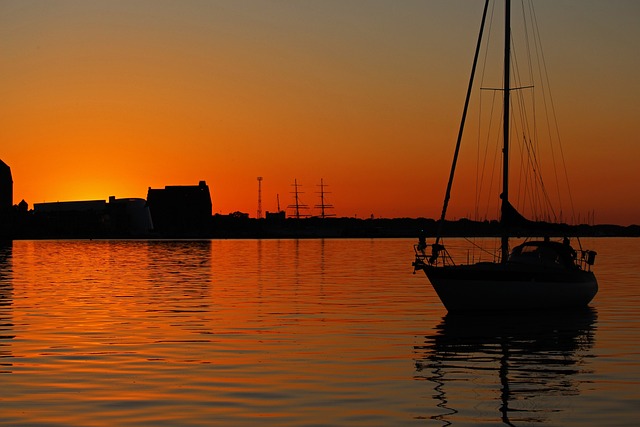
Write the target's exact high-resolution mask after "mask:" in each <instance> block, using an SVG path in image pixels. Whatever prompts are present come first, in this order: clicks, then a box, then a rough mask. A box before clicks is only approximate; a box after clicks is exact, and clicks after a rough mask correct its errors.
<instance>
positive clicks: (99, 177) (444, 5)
mask: <svg viewBox="0 0 640 427" xmlns="http://www.w3.org/2000/svg"><path fill="white" fill-rule="evenodd" d="M518 4H519V2H517V1H514V5H515V6H514V8H516V7H519V6H517V5H518ZM482 6H483V2H482V1H479V0H458V1H454V2H451V1H444V0H437V1H436V0H432V1H424V0H421V1H417V0H416V1H403V2H396V1H390V0H389V1H384V0H381V1H375V2H372V1H365V0H351V1H337V0H335V1H323V2H316V1H275V2H266V1H258V0H255V1H252V0H246V1H240V2H238V1H229V0H227V1H214V0H208V1H196V0H184V1H180V2H175V1H162V0H135V1H95V0H75V1H68V0H58V1H55V2H53V1H25V0H15V1H5V0H0V93H1V94H2V101H1V102H0V141H2V143H1V144H2V145H0V147H2V148H1V149H0V158H1V159H2V160H4V161H5V162H6V163H7V164H9V165H10V166H11V168H12V173H13V178H14V199H15V202H16V203H17V202H18V201H20V200H21V199H25V200H26V201H27V202H28V203H29V204H30V206H32V205H33V203H38V202H43V201H63V200H81V199H106V198H107V197H108V196H110V195H114V196H116V197H145V196H146V192H147V188H148V187H149V186H151V187H154V188H157V187H164V186H165V185H180V184H197V182H198V181H200V180H206V181H207V183H208V184H209V185H210V187H211V191H212V198H213V205H214V208H213V210H214V212H216V213H217V212H220V213H229V212H233V211H238V210H239V211H243V212H248V213H249V214H250V215H252V216H254V215H255V213H256V209H257V181H256V177H257V176H263V177H264V181H263V182H262V189H263V194H262V200H263V210H264V211H274V210H275V209H276V194H279V195H280V201H281V205H282V206H283V207H286V206H287V205H288V204H291V203H292V202H293V197H292V195H291V193H290V192H291V191H292V190H293V187H292V185H291V184H293V181H294V179H297V180H298V182H299V183H300V184H302V187H301V191H303V192H304V194H303V195H302V196H301V197H302V200H303V202H304V203H306V204H308V205H311V206H313V205H315V204H317V203H319V197H318V194H317V193H316V192H318V191H319V187H318V184H319V183H320V179H321V178H323V179H324V181H325V183H326V184H328V185H329V187H327V189H326V190H327V191H330V192H331V194H328V195H327V201H328V202H329V203H331V204H333V205H334V206H335V213H336V214H338V215H339V216H353V215H357V216H359V217H368V216H370V215H371V214H373V215H375V216H376V217H399V216H408V217H417V216H426V217H437V216H438V215H439V213H440V209H441V204H442V198H443V193H444V188H445V185H446V178H447V175H448V168H449V164H450V161H451V155H452V151H453V145H454V143H455V138H456V134H457V128H458V121H459V117H460V114H461V109H462V103H463V100H464V93H465V90H466V85H467V78H468V73H469V69H470V65H471V58H472V55H473V49H474V47H475V41H476V33H477V30H478V27H479V19H480V15H481V11H482ZM516 10H517V9H516ZM536 12H537V15H538V20H539V27H540V31H541V32H542V40H543V43H544V48H545V59H546V63H547V68H548V70H549V73H550V79H551V85H552V88H553V97H554V102H555V106H556V113H557V116H558V120H559V126H560V132H561V135H562V141H563V147H564V148H563V149H564V154H565V156H566V159H567V165H568V167H569V176H570V178H571V181H572V184H573V185H572V191H573V198H574V203H575V208H576V212H577V214H578V215H581V216H582V218H583V219H584V218H585V217H586V216H587V214H588V212H592V211H593V212H595V220H596V222H613V223H619V224H631V223H640V206H639V205H638V200H640V190H639V186H638V185H637V182H638V179H640V177H639V172H638V170H639V169H638V166H637V162H638V160H639V159H640V155H639V150H640V144H638V138H639V135H640V121H638V120H637V115H638V114H637V113H638V111H639V108H638V107H639V105H640V81H639V80H638V78H637V70H638V69H640V53H638V49H637V41H638V40H640V25H638V24H640V22H639V21H640V3H638V2H635V1H632V0H628V1H622V0H613V1H609V2H598V1H579V0H571V1H570V0H559V1H554V2H539V3H536ZM497 22H501V21H500V20H498V21H497ZM496 25H498V24H496ZM496 31H497V30H496ZM514 31H515V30H514ZM497 83H500V82H497ZM464 152H465V151H464V150H463V153H464ZM473 161H475V160H473ZM496 194H497V192H496ZM472 198H473V196H470V192H469V191H468V188H467V187H465V185H464V184H460V185H459V186H458V187H454V195H453V199H452V204H451V216H452V217H461V216H466V215H468V214H469V212H470V210H471V209H472V208H470V206H471V205H472V203H471V199H472ZM312 213H315V211H313V212H312Z"/></svg>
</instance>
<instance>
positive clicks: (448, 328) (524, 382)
mask: <svg viewBox="0 0 640 427" xmlns="http://www.w3.org/2000/svg"><path fill="white" fill-rule="evenodd" d="M596 320H597V313H596V311H595V309H591V308H589V309H585V310H580V311H577V312H566V313H558V312H548V313H543V314H496V315H490V314H466V315H465V314H456V315H453V314H447V315H446V316H445V317H444V318H443V319H442V322H441V323H440V324H439V325H438V326H437V327H436V329H435V333H434V334H433V335H429V336H427V337H426V340H425V344H424V345H422V346H417V347H416V378H417V379H422V380H426V381H428V382H429V383H431V384H432V387H433V391H434V393H433V399H434V400H435V401H436V406H437V407H438V408H440V409H441V410H442V412H441V413H440V414H437V415H435V416H432V417H431V418H432V419H434V420H439V421H441V422H442V425H451V424H452V421H451V419H452V416H454V415H455V417H456V419H460V420H465V418H466V417H467V416H469V415H468V414H465V413H464V412H465V411H468V410H470V409H471V408H475V409H474V410H479V411H478V412H477V413H476V414H475V415H473V417H478V415H479V414H482V415H484V416H483V419H484V418H485V417H486V419H492V418H494V419H495V418H499V419H500V420H501V421H502V422H503V423H504V424H506V425H517V424H519V423H544V422H546V421H548V420H549V418H552V416H553V417H556V418H557V417H558V415H557V412H561V411H563V406H562V405H563V402H562V399H560V398H563V397H566V396H576V395H579V394H580V388H581V384H582V383H583V382H586V381H587V380H586V379H585V374H588V373H589V370H590V368H589V360H588V359H589V358H590V357H592V354H591V352H592V349H593V346H594V324H595V322H596ZM554 402H555V403H554ZM491 411H495V414H494V415H493V416H492V414H491ZM473 417H472V418H473ZM476 421H477V419H476ZM471 424H473V420H471Z"/></svg>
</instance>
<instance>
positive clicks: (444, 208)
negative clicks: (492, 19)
mask: <svg viewBox="0 0 640 427" xmlns="http://www.w3.org/2000/svg"><path fill="white" fill-rule="evenodd" d="M488 7H489V0H486V1H485V4H484V10H483V12H482V23H481V24H480V34H478V43H477V44H476V53H475V55H474V57H473V66H472V67H471V77H470V78H469V87H468V88H467V96H466V99H465V102H464V108H463V112H462V120H461V122H460V129H459V130H458V139H457V141H456V149H455V152H454V154H453V162H452V164H451V172H450V173H449V181H448V182H447V190H446V192H445V196H444V204H443V206H442V214H441V216H440V223H439V225H438V233H437V237H436V243H435V244H436V245H437V244H438V242H439V241H440V236H441V234H442V227H443V225H444V219H445V216H446V214H447V206H448V205H449V199H450V198H451V186H452V185H453V175H454V174H455V170H456V164H457V163H458V154H459V153H460V143H461V142H462V134H463V132H464V123H465V120H466V117H467V110H468V109H469V99H470V98H471V89H472V88H473V80H474V76H475V73H476V65H477V63H478V54H479V52H480V46H481V44H482V33H483V32H484V23H485V19H486V17H487V9H488Z"/></svg>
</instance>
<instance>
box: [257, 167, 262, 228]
mask: <svg viewBox="0 0 640 427" xmlns="http://www.w3.org/2000/svg"><path fill="white" fill-rule="evenodd" d="M257 217H258V219H260V218H262V177H261V176H259V177H258V215H257Z"/></svg>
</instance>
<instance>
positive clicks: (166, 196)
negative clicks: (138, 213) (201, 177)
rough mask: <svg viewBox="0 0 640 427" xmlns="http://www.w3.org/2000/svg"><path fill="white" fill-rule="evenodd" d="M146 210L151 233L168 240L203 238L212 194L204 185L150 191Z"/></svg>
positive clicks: (170, 186) (207, 227)
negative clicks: (150, 220)
mask: <svg viewBox="0 0 640 427" xmlns="http://www.w3.org/2000/svg"><path fill="white" fill-rule="evenodd" d="M147 206H149V210H150V212H151V219H152V221H153V229H154V231H155V232H156V233H158V234H159V235H161V236H167V237H205V236H207V235H208V233H209V232H210V228H211V209H212V205H211V194H210V192H209V186H208V185H207V183H206V182H205V181H200V183H199V184H198V185H168V186H166V187H165V188H163V189H152V188H151V187H149V191H148V193H147Z"/></svg>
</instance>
